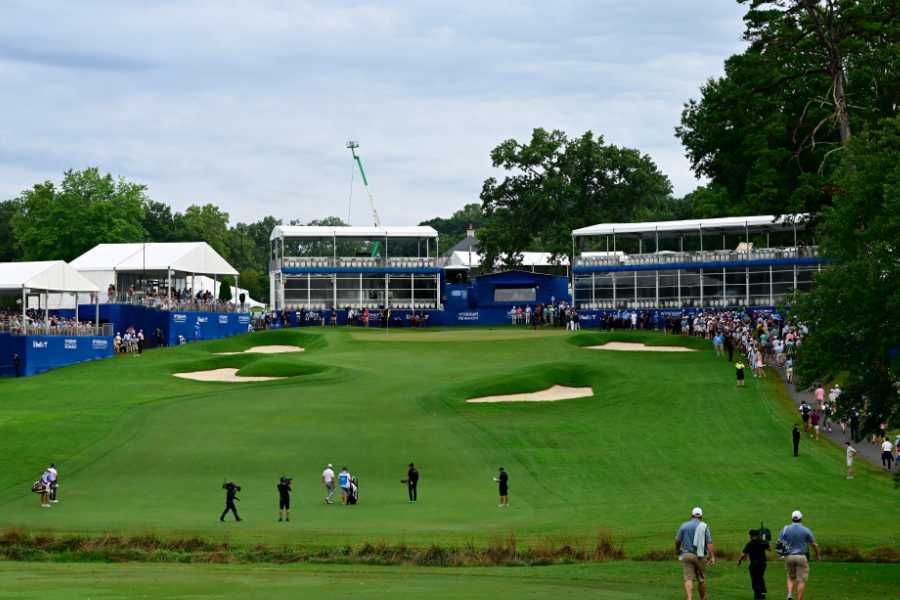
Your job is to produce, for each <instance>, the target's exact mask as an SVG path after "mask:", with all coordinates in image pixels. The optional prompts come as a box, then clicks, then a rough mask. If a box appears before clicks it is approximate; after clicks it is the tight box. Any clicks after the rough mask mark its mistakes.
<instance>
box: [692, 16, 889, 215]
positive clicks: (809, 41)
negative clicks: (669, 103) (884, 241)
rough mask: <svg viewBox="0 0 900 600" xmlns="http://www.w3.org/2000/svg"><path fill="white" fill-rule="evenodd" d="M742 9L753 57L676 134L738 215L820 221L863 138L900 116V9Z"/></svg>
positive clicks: (706, 92) (705, 94)
mask: <svg viewBox="0 0 900 600" xmlns="http://www.w3.org/2000/svg"><path fill="white" fill-rule="evenodd" d="M739 2H741V3H744V4H747V5H748V11H747V14H746V16H745V17H744V22H745V24H746V30H745V33H744V39H745V40H747V41H748V42H749V47H748V48H747V50H746V51H745V52H743V53H741V54H738V55H735V56H732V57H731V58H729V59H728V60H727V61H726V63H725V76H724V77H723V78H720V79H715V80H710V81H708V82H707V83H706V84H705V85H704V86H703V87H702V88H701V98H700V100H699V101H695V100H691V101H690V102H688V103H687V104H686V105H685V109H684V112H683V113H682V120H681V126H680V127H678V128H677V129H676V134H677V135H678V137H679V138H681V140H682V143H683V144H684V146H685V149H686V150H687V155H688V158H689V159H690V160H691V163H692V166H693V169H694V171H695V172H696V173H697V174H698V175H702V176H706V177H709V178H710V179H712V181H713V182H714V183H716V184H718V185H721V186H722V187H723V188H724V189H726V190H727V191H728V193H729V195H730V196H731V198H732V200H733V202H734V203H735V211H736V212H748V211H751V212H774V213H784V212H788V211H807V210H808V211H816V210H818V208H820V207H821V206H823V205H826V204H828V203H829V202H830V198H829V196H828V194H827V189H826V186H825V182H826V181H827V179H828V176H829V174H830V173H831V172H832V171H833V170H834V169H835V168H836V167H837V164H838V162H839V161H838V158H839V151H840V150H841V149H842V148H843V147H844V145H845V144H846V143H847V142H848V141H849V140H850V139H851V135H852V132H853V130H854V129H858V128H862V127H864V126H866V125H874V124H875V123H877V122H878V120H879V119H881V118H884V117H890V116H892V115H894V114H896V113H897V109H898V103H900V2H898V1H897V0H739Z"/></svg>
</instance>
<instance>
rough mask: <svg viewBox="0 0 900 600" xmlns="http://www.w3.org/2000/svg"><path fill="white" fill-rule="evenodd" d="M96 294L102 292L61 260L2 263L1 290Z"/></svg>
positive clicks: (0, 271) (0, 264)
mask: <svg viewBox="0 0 900 600" xmlns="http://www.w3.org/2000/svg"><path fill="white" fill-rule="evenodd" d="M22 289H30V290H45V291H49V292H70V293H74V292H80V293H96V292H99V291H100V290H99V289H98V288H97V286H96V285H94V284H93V283H91V282H90V281H88V280H87V279H86V278H85V277H84V276H83V275H82V274H81V273H79V272H78V271H76V270H75V269H73V268H72V267H71V266H70V265H68V264H66V263H65V262H64V261H61V260H47V261H40V262H8V263H0V290H22Z"/></svg>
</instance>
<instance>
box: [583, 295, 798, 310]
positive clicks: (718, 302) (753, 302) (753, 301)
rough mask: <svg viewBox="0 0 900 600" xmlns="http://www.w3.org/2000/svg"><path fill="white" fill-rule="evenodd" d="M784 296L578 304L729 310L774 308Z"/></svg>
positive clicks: (611, 307)
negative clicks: (753, 307) (730, 308)
mask: <svg viewBox="0 0 900 600" xmlns="http://www.w3.org/2000/svg"><path fill="white" fill-rule="evenodd" d="M783 297H784V296H783V295H778V294H776V295H775V296H774V297H769V296H768V295H763V296H750V299H749V302H748V301H747V299H746V298H744V297H740V298H727V299H723V298H708V299H704V300H702V301H701V300H700V298H684V299H682V300H681V301H678V300H673V299H665V300H660V301H659V302H656V301H654V300H598V301H596V302H576V305H577V306H578V309H579V310H617V309H636V310H649V309H682V308H692V307H693V308H728V307H741V306H772V304H775V303H777V302H779V301H780V300H781V299H782V298H783Z"/></svg>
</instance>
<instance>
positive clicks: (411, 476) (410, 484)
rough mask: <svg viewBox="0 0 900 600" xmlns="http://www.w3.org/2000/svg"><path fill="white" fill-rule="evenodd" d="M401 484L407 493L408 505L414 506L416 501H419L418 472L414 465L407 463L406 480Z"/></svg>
mask: <svg viewBox="0 0 900 600" xmlns="http://www.w3.org/2000/svg"><path fill="white" fill-rule="evenodd" d="M403 483H405V484H406V487H407V491H408V492H409V503H410V504H415V503H416V500H418V499H419V491H418V488H419V471H418V470H417V469H416V466H415V465H414V464H412V463H409V469H408V470H407V471H406V479H404V480H403Z"/></svg>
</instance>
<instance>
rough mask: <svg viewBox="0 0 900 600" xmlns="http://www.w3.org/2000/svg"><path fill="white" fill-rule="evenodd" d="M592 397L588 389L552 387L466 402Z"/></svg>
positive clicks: (532, 400)
mask: <svg viewBox="0 0 900 600" xmlns="http://www.w3.org/2000/svg"><path fill="white" fill-rule="evenodd" d="M593 395H594V390H593V389H592V388H589V387H566V386H564V385H554V386H553V387H551V388H547V389H546V390H541V391H540V392H531V393H530V394H509V395H506V396H483V397H481V398H469V399H468V400H466V402H472V403H473V404H481V403H485V402H556V401H558V400H574V399H575V398H587V397H589V396H593Z"/></svg>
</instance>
